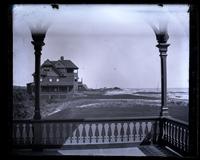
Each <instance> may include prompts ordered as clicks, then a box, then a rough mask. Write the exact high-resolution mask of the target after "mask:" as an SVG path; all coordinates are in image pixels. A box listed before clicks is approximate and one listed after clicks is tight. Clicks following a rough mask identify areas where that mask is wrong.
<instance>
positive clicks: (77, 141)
mask: <svg viewBox="0 0 200 160" xmlns="http://www.w3.org/2000/svg"><path fill="white" fill-rule="evenodd" d="M79 139H80V131H79V126H78V127H77V129H76V143H79Z"/></svg>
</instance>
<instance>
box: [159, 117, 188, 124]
mask: <svg viewBox="0 0 200 160" xmlns="http://www.w3.org/2000/svg"><path fill="white" fill-rule="evenodd" d="M163 119H164V120H167V121H173V122H175V123H179V124H181V125H184V126H187V127H188V125H189V123H188V122H185V121H182V120H179V119H176V118H173V117H170V116H169V117H164V118H163Z"/></svg>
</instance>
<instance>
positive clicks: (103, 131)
mask: <svg viewBox="0 0 200 160" xmlns="http://www.w3.org/2000/svg"><path fill="white" fill-rule="evenodd" d="M101 135H102V142H103V143H104V138H105V135H106V131H105V123H102V130H101Z"/></svg>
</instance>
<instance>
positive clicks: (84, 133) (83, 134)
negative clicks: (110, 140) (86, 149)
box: [82, 123, 86, 143]
mask: <svg viewBox="0 0 200 160" xmlns="http://www.w3.org/2000/svg"><path fill="white" fill-rule="evenodd" d="M82 136H83V143H85V137H86V129H85V123H83V131H82Z"/></svg>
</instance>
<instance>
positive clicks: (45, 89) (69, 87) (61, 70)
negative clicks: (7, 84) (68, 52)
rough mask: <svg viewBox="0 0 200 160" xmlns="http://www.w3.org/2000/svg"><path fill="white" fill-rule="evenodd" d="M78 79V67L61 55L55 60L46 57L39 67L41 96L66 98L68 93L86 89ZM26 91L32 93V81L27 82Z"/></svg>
mask: <svg viewBox="0 0 200 160" xmlns="http://www.w3.org/2000/svg"><path fill="white" fill-rule="evenodd" d="M33 77H34V73H33ZM78 79H79V78H78V67H77V66H76V65H75V64H74V63H73V62H72V61H70V60H65V59H64V57H63V56H61V57H60V59H59V60H57V61H50V60H49V59H47V60H46V61H44V63H43V64H42V65H41V67H40V86H41V90H40V91H41V92H40V95H41V98H49V99H53V98H66V96H67V94H68V93H74V92H76V91H78V90H85V89H87V86H86V85H84V84H82V81H81V82H78ZM27 91H28V93H29V94H32V95H34V82H32V83H28V84H27Z"/></svg>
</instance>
